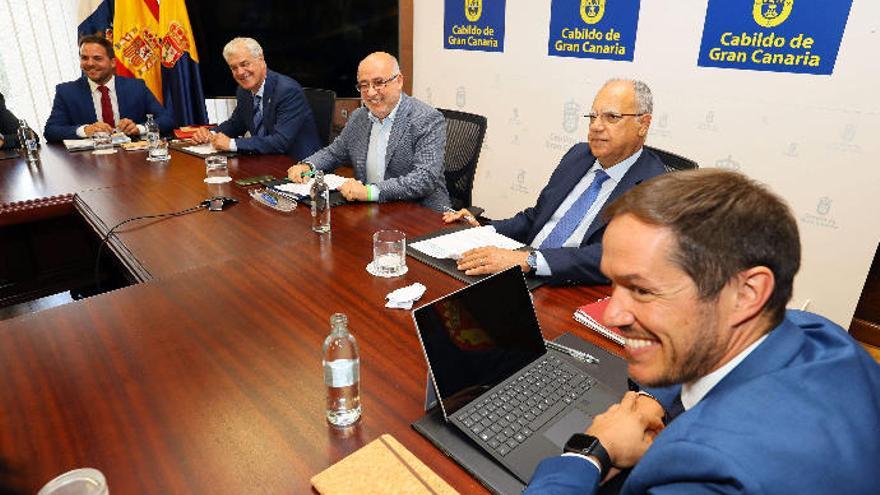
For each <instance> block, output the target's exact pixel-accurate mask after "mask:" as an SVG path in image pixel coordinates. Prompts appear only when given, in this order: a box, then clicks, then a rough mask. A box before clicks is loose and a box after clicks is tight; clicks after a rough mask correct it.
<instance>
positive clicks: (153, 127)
mask: <svg viewBox="0 0 880 495" xmlns="http://www.w3.org/2000/svg"><path fill="white" fill-rule="evenodd" d="M144 127H146V128H147V143H149V145H150V148H149V151H148V152H147V161H150V162H156V161H162V160H164V157H163V158H159V157H158V156H157V155H158V153H159V151H158V149H159V139H161V136H160V135H159V125H158V124H156V120H155V119H154V118H153V114H151V113H148V114H147V122H146V123H145V124H144Z"/></svg>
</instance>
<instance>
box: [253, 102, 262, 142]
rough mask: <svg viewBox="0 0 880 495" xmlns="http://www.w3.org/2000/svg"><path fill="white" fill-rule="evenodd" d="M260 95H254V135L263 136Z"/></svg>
mask: <svg viewBox="0 0 880 495" xmlns="http://www.w3.org/2000/svg"><path fill="white" fill-rule="evenodd" d="M262 99H263V98H262V97H261V96H260V95H254V135H255V136H262V135H263V109H262V108H261V106H260V100H262Z"/></svg>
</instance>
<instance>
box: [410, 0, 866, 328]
mask: <svg viewBox="0 0 880 495" xmlns="http://www.w3.org/2000/svg"><path fill="white" fill-rule="evenodd" d="M443 3H444V2H440V1H436V0H416V2H415V19H414V31H415V33H414V66H415V68H414V72H415V73H414V74H413V81H414V88H413V92H414V94H415V96H416V97H419V98H421V99H423V100H426V101H429V102H431V103H432V104H433V105H435V106H437V107H445V108H453V109H462V110H465V111H470V112H475V113H480V114H483V115H486V116H487V117H488V121H489V126H488V132H487V137H486V142H485V144H484V147H483V153H482V155H481V158H480V164H479V168H478V171H477V178H476V183H475V186H474V194H475V203H476V204H478V205H480V206H483V207H485V208H486V210H487V215H488V216H490V217H493V218H503V217H506V216H509V215H511V214H513V213H515V212H516V211H518V210H520V209H522V208H525V207H527V206H530V205H532V204H534V201H535V199H536V197H537V195H538V192H539V191H540V190H541V188H542V187H543V185H544V184H545V183H546V181H547V179H548V178H549V176H550V173H551V172H552V170H553V168H554V167H555V166H556V164H557V163H558V162H559V159H560V158H561V157H562V154H563V153H564V152H565V151H566V150H567V149H568V148H569V147H570V146H571V145H572V144H574V143H575V142H578V141H585V140H586V131H587V129H586V119H584V118H579V119H578V124H579V125H578V127H577V129H575V130H573V131H572V132H567V131H566V130H565V128H564V127H563V120H564V116H565V113H566V111H569V112H576V114H577V115H578V116H580V115H583V114H584V113H586V112H588V111H589V109H590V106H591V103H592V98H593V95H594V94H595V93H596V91H597V90H598V89H599V87H600V86H601V85H602V83H603V82H604V81H605V80H606V79H608V78H610V77H614V76H623V77H636V78H639V79H643V80H645V81H646V82H647V83H648V84H649V85H650V86H651V88H652V90H653V92H654V101H655V105H654V123H653V125H652V129H651V134H650V136H649V138H648V144H651V145H654V146H657V147H660V148H664V149H668V150H670V151H674V152H677V153H679V154H682V155H684V156H687V157H690V158H693V159H695V160H697V161H698V162H699V163H700V164H701V166H703V167H715V166H718V167H729V168H736V169H738V170H740V171H742V172H744V173H746V174H748V175H750V176H751V177H754V178H756V179H758V180H760V181H763V182H766V183H768V184H769V185H770V186H771V187H772V188H773V189H774V190H775V191H776V192H778V193H779V194H781V195H782V196H783V197H785V198H786V200H787V201H788V202H789V204H790V205H791V207H792V209H793V211H794V213H795V215H796V217H797V218H798V221H799V222H798V223H799V227H800V231H801V240H802V244H803V263H802V268H801V271H800V274H799V275H798V278H797V280H796V284H795V294H794V299H793V301H792V306H801V305H803V304H804V303H805V302H807V301H808V300H809V301H810V306H809V308H810V310H812V311H815V312H818V313H821V314H823V315H826V316H828V317H829V318H831V319H833V320H834V321H836V322H838V323H839V324H841V325H843V326H844V327H848V326H849V322H850V319H851V318H852V313H853V311H854V309H855V305H856V302H857V301H858V297H859V294H860V293H861V289H862V286H863V284H864V280H865V276H866V274H867V271H868V267H869V266H870V262H871V258H872V256H873V254H874V250H875V248H876V247H877V243H878V239H880V221H878V220H877V216H876V215H877V212H878V211H880V208H878V207H877V206H876V205H875V203H876V201H877V199H878V197H880V194H878V193H880V166H878V165H880V164H878V163H877V161H878V160H877V159H878V158H880V153H878V151H880V149H878V140H877V139H876V136H878V135H880V118H878V117H880V101H878V98H877V96H876V95H877V94H878V88H880V64H878V63H877V53H876V50H877V48H878V47H880V37H878V33H877V28H878V24H880V3H878V2H876V1H875V0H854V1H853V6H852V10H851V12H850V16H849V21H848V23H847V26H846V30H845V32H844V36H843V40H842V44H841V49H840V54H839V55H838V58H837V64H836V66H835V70H834V74H833V75H832V76H830V77H829V76H815V75H800V74H782V73H775V72H756V71H740V70H730V69H715V68H701V67H697V65H696V60H697V55H698V51H699V46H700V37H701V34H702V25H703V19H704V16H705V13H706V5H707V1H706V0H679V1H676V2H669V1H663V0H642V2H641V13H640V16H639V29H638V36H637V41H636V48H635V59H634V61H633V62H614V61H602V60H591V59H576V58H558V57H549V56H547V40H548V27H549V23H550V0H528V1H526V0H507V14H506V19H507V21H506V40H505V52H504V53H487V52H471V51H463V50H444V49H443Z"/></svg>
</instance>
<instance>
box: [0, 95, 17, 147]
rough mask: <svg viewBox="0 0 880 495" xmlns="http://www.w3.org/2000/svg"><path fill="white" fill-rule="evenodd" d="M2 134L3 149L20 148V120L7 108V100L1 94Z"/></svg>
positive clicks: (0, 132)
mask: <svg viewBox="0 0 880 495" xmlns="http://www.w3.org/2000/svg"><path fill="white" fill-rule="evenodd" d="M0 134H2V136H0V137H2V138H3V145H2V146H0V148H2V149H7V148H9V149H11V148H18V119H16V118H15V115H13V114H12V112H10V111H9V109H7V108H6V100H5V99H4V98H3V95H2V94H0Z"/></svg>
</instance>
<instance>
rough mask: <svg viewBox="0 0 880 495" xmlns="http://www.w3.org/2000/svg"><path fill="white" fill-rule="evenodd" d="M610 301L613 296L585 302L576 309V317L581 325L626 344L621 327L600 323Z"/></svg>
mask: <svg viewBox="0 0 880 495" xmlns="http://www.w3.org/2000/svg"><path fill="white" fill-rule="evenodd" d="M610 302H611V298H610V297H606V298H604V299H599V300H598V301H595V302H591V303H589V304H584V305H583V306H581V307H579V308H578V309H576V310H575V311H574V315H573V316H574V319H575V321H577V322H578V323H580V324H581V325H583V326H585V327H587V328H589V329H590V330H592V331H594V332H596V333H598V334H599V335H601V336H603V337H605V338H606V339H608V340H610V341H612V342H614V343H616V344H618V345H626V339H624V338H623V335H622V334H621V333H620V329H618V328H617V327H608V326H605V325H603V324H602V323H600V322H601V321H602V314H603V313H605V308H607V307H608V303H610Z"/></svg>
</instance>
